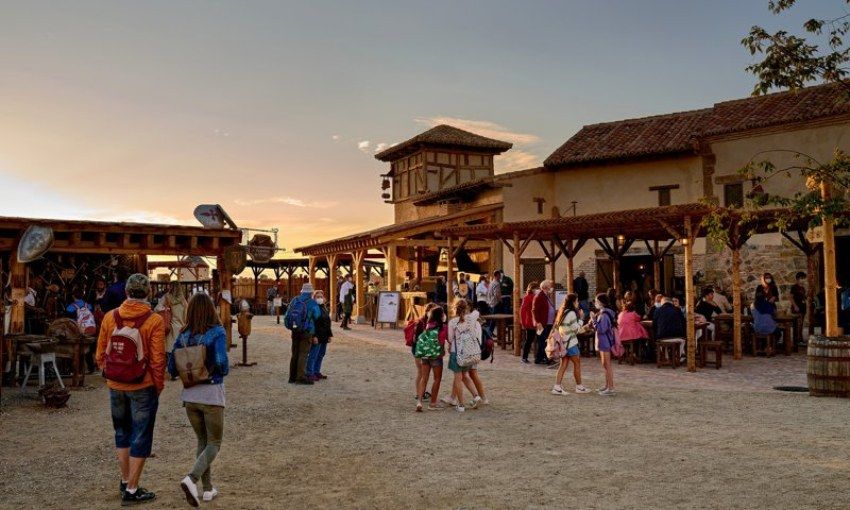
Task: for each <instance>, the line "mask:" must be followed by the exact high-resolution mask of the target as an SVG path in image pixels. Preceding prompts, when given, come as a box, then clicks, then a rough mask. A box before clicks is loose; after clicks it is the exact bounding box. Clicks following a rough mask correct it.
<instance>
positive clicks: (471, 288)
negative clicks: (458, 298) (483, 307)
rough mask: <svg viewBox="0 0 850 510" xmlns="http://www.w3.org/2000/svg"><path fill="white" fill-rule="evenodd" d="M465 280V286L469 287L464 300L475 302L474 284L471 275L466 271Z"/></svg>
mask: <svg viewBox="0 0 850 510" xmlns="http://www.w3.org/2000/svg"><path fill="white" fill-rule="evenodd" d="M465 281H466V287H467V288H468V289H469V296H467V298H466V300H467V301H469V302H470V303H475V302H476V296H475V284H474V283H473V282H472V275H471V274H469V273H466V280H465Z"/></svg>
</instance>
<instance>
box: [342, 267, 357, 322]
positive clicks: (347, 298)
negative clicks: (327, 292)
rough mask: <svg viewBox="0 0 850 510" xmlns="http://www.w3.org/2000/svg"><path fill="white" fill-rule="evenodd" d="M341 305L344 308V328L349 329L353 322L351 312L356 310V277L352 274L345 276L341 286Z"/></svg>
mask: <svg viewBox="0 0 850 510" xmlns="http://www.w3.org/2000/svg"><path fill="white" fill-rule="evenodd" d="M339 305H340V306H339V307H340V308H341V309H342V314H343V317H342V329H345V330H348V329H350V328H349V327H348V324H349V323H350V322H351V313H352V311H353V310H354V278H353V277H352V276H351V275H348V276H346V277H345V281H344V282H342V285H340V287H339Z"/></svg>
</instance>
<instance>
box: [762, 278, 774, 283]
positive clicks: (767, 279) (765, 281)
mask: <svg viewBox="0 0 850 510" xmlns="http://www.w3.org/2000/svg"><path fill="white" fill-rule="evenodd" d="M772 281H773V278H765V279H764V283H771V282H772Z"/></svg>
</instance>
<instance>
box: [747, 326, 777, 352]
mask: <svg viewBox="0 0 850 510" xmlns="http://www.w3.org/2000/svg"><path fill="white" fill-rule="evenodd" d="M751 338H752V349H753V356H758V355H759V354H764V355H765V356H767V357H768V358H770V357H772V356H773V354H774V353H775V352H776V336H775V335H773V334H769V335H765V334H762V333H756V332H755V331H753V334H752V336H751ZM762 345H764V348H762Z"/></svg>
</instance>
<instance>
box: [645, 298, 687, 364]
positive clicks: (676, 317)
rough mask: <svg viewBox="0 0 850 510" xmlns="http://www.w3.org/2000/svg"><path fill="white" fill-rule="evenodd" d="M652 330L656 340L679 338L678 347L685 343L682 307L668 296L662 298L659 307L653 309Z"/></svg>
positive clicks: (685, 334)
mask: <svg viewBox="0 0 850 510" xmlns="http://www.w3.org/2000/svg"><path fill="white" fill-rule="evenodd" d="M652 331H653V334H654V335H655V339H656V340H665V339H676V340H679V346H680V347H679V348H680V351H681V346H683V345H684V343H685V338H686V336H687V333H686V332H685V316H684V315H682V309H681V308H679V307H678V306H676V305H674V304H673V300H672V299H670V298H669V297H665V298H664V299H663V302H662V305H661V308H658V309H657V310H655V313H654V314H653V319H652Z"/></svg>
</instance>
